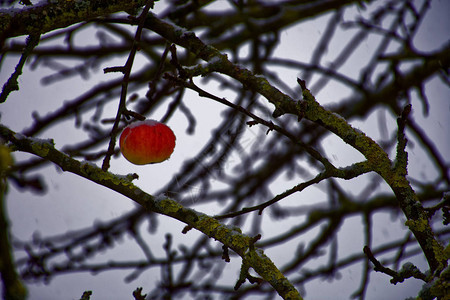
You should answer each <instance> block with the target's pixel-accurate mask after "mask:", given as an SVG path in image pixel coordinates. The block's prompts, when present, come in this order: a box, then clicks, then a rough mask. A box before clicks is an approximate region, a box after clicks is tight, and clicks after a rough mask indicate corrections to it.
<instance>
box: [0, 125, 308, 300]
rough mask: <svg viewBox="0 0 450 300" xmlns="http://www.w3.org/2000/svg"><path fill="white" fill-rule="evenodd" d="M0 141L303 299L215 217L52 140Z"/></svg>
mask: <svg viewBox="0 0 450 300" xmlns="http://www.w3.org/2000/svg"><path fill="white" fill-rule="evenodd" d="M0 137H1V138H3V139H4V140H6V141H7V142H10V143H11V144H12V148H13V149H15V150H19V151H23V152H28V153H31V154H34V155H37V156H39V157H42V158H44V159H47V160H49V161H51V162H53V163H55V164H56V165H58V166H60V167H61V169H62V170H63V171H67V172H70V173H74V174H77V175H79V176H81V177H84V178H86V179H88V180H90V181H92V182H95V183H97V184H100V185H102V186H104V187H107V188H109V189H111V190H114V191H116V192H118V193H120V194H122V195H124V196H126V197H128V198H130V199H131V200H133V201H135V202H136V203H138V204H139V205H141V206H142V207H144V208H145V209H147V210H149V211H153V212H156V213H159V214H163V215H166V216H169V217H172V218H174V219H177V220H179V221H181V222H183V223H186V224H187V225H188V226H189V227H191V228H195V229H197V230H199V231H201V232H203V233H204V234H205V235H207V236H209V237H211V238H214V239H216V240H218V241H220V242H221V243H223V244H224V245H226V246H227V247H228V248H230V249H232V250H233V251H235V252H236V253H237V254H238V255H240V256H241V257H242V258H243V259H245V260H246V261H247V263H249V264H250V265H251V267H252V268H253V269H254V270H255V271H256V272H257V273H258V274H259V275H261V276H262V277H263V278H264V279H265V280H266V281H268V282H269V283H270V284H271V285H272V286H273V287H274V289H275V290H276V291H277V292H278V294H279V295H280V296H282V297H283V298H284V299H302V298H301V296H300V294H299V293H298V291H297V290H296V289H295V287H294V286H293V285H292V284H291V283H290V282H289V281H288V280H287V278H286V277H284V275H283V274H282V273H281V272H280V271H279V270H278V269H277V268H276V266H275V265H274V263H273V262H272V261H271V260H270V259H269V258H268V257H267V256H266V255H265V254H264V253H263V251H262V250H260V249H257V248H255V247H254V246H253V244H254V241H253V239H252V238H251V237H248V236H246V235H244V234H242V232H241V230H240V229H239V228H233V227H229V226H226V225H224V224H222V223H220V222H219V221H218V220H216V219H214V218H213V217H210V216H208V215H206V214H203V213H200V212H197V211H195V210H193V209H189V208H185V207H183V206H182V205H181V204H180V203H178V202H177V201H175V200H172V199H170V198H168V197H165V196H158V197H155V196H152V195H150V194H147V193H145V192H144V191H142V190H141V189H139V188H138V187H137V186H135V185H134V184H133V183H132V182H131V180H132V177H133V176H126V177H123V176H118V175H115V174H112V173H110V172H105V171H103V170H102V169H101V168H99V167H97V166H95V165H93V164H89V163H85V162H79V161H77V160H75V159H73V158H71V157H69V156H68V155H66V154H64V153H62V152H60V151H58V150H57V149H55V148H54V146H53V143H52V141H51V140H41V139H36V138H28V137H25V136H23V135H21V134H18V133H15V132H13V131H11V130H10V129H8V128H7V127H5V126H3V125H0Z"/></svg>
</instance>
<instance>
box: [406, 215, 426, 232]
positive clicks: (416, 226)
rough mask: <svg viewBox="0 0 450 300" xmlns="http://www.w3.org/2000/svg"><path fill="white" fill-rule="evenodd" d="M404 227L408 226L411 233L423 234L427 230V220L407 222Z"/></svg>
mask: <svg viewBox="0 0 450 300" xmlns="http://www.w3.org/2000/svg"><path fill="white" fill-rule="evenodd" d="M405 225H406V226H408V228H409V229H411V230H412V231H413V232H415V231H419V232H424V231H426V230H427V229H428V228H429V224H428V221H427V219H423V218H421V219H418V220H407V221H406V222H405Z"/></svg>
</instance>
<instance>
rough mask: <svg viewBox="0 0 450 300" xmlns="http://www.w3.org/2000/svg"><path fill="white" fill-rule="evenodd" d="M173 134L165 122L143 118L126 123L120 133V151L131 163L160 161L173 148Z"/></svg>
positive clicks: (169, 153) (170, 152) (140, 163)
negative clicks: (142, 119)
mask: <svg viewBox="0 0 450 300" xmlns="http://www.w3.org/2000/svg"><path fill="white" fill-rule="evenodd" d="M175 139H176V138H175V134H174V133H173V131H172V130H171V129H170V128H169V127H168V126H167V125H165V124H163V123H160V122H158V121H155V120H144V121H138V122H134V123H133V124H130V125H128V126H127V127H125V129H124V130H123V131H122V134H121V135H120V152H122V155H123V156H124V157H125V158H126V159H127V160H128V161H129V162H131V163H132V164H135V165H146V164H152V163H160V162H162V161H165V160H166V159H168V158H169V157H170V155H171V154H172V153H173V150H174V148H175Z"/></svg>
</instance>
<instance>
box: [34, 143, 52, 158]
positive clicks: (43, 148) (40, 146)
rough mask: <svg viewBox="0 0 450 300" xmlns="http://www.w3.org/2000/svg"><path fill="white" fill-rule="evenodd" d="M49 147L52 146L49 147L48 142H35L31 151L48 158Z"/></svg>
mask: <svg viewBox="0 0 450 300" xmlns="http://www.w3.org/2000/svg"><path fill="white" fill-rule="evenodd" d="M49 146H50V145H47V143H46V142H42V141H34V142H32V143H31V149H32V150H33V152H34V153H36V154H37V155H39V156H40V157H47V155H48V152H49V151H50V149H49Z"/></svg>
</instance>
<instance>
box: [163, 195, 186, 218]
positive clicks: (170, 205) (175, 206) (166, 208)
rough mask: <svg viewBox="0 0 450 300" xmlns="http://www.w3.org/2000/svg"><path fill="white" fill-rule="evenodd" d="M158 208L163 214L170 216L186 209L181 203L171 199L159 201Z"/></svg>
mask: <svg viewBox="0 0 450 300" xmlns="http://www.w3.org/2000/svg"><path fill="white" fill-rule="evenodd" d="M158 206H159V207H160V209H161V211H162V212H163V213H165V214H168V215H171V214H174V213H178V212H179V211H180V210H182V209H183V208H184V207H183V206H182V205H181V204H180V203H178V202H176V201H174V200H172V199H169V198H166V199H162V200H160V201H158Z"/></svg>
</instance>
